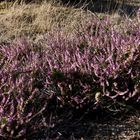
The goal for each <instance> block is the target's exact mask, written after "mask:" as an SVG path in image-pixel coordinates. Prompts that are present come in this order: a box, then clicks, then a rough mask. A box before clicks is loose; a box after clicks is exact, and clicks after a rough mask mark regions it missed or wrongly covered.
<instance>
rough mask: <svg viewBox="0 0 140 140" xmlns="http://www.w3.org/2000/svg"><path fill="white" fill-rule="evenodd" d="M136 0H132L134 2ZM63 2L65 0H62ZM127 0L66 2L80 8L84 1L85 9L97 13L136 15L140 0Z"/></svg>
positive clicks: (79, 0) (74, 0) (70, 0)
mask: <svg viewBox="0 0 140 140" xmlns="http://www.w3.org/2000/svg"><path fill="white" fill-rule="evenodd" d="M132 1H134V0H130V2H132ZM62 2H63V0H62ZM130 2H126V0H121V2H117V0H65V2H64V3H65V4H67V5H69V6H71V5H74V6H75V7H77V8H79V7H81V5H82V4H83V3H84V5H86V6H85V9H86V10H87V9H88V10H90V11H91V12H96V13H108V14H112V13H116V12H117V13H118V14H119V15H121V16H123V15H127V16H130V17H131V16H135V15H136V11H137V10H138V9H139V8H140V1H139V2H138V1H136V0H135V1H134V2H133V4H132V3H131V4H130Z"/></svg>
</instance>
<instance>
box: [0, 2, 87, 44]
mask: <svg viewBox="0 0 140 140" xmlns="http://www.w3.org/2000/svg"><path fill="white" fill-rule="evenodd" d="M0 19H1V20H0V40H1V41H5V40H11V39H14V38H17V37H20V36H27V37H30V38H34V37H35V36H36V35H37V34H44V33H46V32H47V31H50V30H53V29H54V28H57V27H59V28H63V29H64V30H66V31H69V30H70V31H72V30H73V29H74V28H75V26H76V25H78V24H79V23H81V22H83V21H85V19H88V14H87V13H86V12H85V11H84V10H82V9H74V8H70V7H69V8H66V7H62V6H60V5H56V4H55V3H42V4H33V3H32V4H22V5H12V6H10V7H9V8H5V9H3V10H0Z"/></svg>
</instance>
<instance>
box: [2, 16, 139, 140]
mask: <svg viewBox="0 0 140 140" xmlns="http://www.w3.org/2000/svg"><path fill="white" fill-rule="evenodd" d="M128 22H129V21H128ZM128 25H129V26H131V22H130V24H128ZM131 27H132V26H131ZM114 28H115V25H113V24H112V23H111V22H110V20H109V19H108V18H104V19H102V20H99V19H97V18H95V20H93V21H90V22H89V23H87V24H86V25H84V26H83V25H82V26H81V29H79V30H78V31H77V32H76V33H75V35H68V36H67V35H66V34H65V33H64V32H63V31H60V30H57V31H55V32H54V33H50V34H47V35H44V36H43V37H42V39H40V40H38V42H37V43H30V42H28V41H26V40H24V39H23V40H22V39H21V40H20V41H18V42H16V43H15V42H13V43H11V44H10V45H1V46H0V137H1V138H5V139H8V138H11V139H13V138H20V139H21V138H30V137H33V136H34V138H37V137H39V138H41V137H43V138H46V137H48V136H47V129H49V128H50V127H53V126H51V125H49V123H50V118H52V117H51V115H52V113H54V112H55V113H57V111H58V112H59V110H61V108H63V109H65V108H66V107H67V108H71V109H77V110H82V109H83V110H87V109H88V108H90V109H96V108H98V107H99V106H100V107H101V108H108V109H110V108H111V102H108V101H113V103H115V102H120V103H123V104H129V105H134V104H139V101H140V79H139V77H140V32H139V31H140V29H139V26H137V24H135V25H133V29H132V31H131V32H130V33H129V35H128V34H127V33H122V34H121V33H119V32H117V31H116V30H115V29H114ZM44 46H46V47H44ZM108 103H110V104H108ZM106 105H107V106H106ZM114 111H115V110H114ZM52 119H53V118H52Z"/></svg>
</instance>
